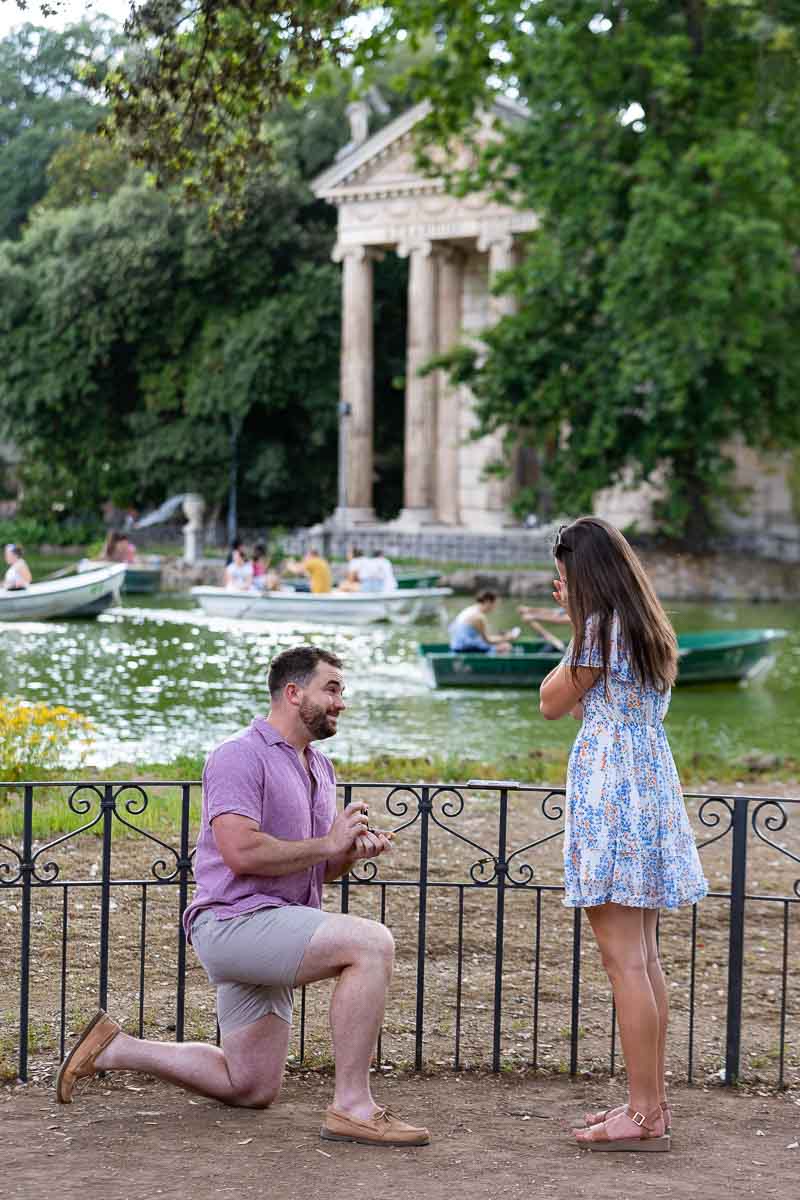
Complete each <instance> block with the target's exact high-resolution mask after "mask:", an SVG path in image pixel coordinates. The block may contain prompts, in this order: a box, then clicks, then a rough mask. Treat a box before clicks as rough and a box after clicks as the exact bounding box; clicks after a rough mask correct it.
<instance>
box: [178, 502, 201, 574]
mask: <svg viewBox="0 0 800 1200" xmlns="http://www.w3.org/2000/svg"><path fill="white" fill-rule="evenodd" d="M183 511H184V514H185V516H186V522H187V523H186V524H185V525H184V527H183V561H184V562H185V563H188V564H189V566H194V564H195V563H196V562H197V549H198V535H199V538H200V541H201V543H202V533H203V513H204V512H205V511H206V502H205V500H204V499H203V497H202V496H200V495H199V494H198V493H197V492H187V493H186V495H185V496H184V497H183Z"/></svg>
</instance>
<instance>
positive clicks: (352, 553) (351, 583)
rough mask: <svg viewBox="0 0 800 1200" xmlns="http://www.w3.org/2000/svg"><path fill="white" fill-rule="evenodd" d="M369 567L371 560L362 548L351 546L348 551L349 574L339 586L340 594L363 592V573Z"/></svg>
mask: <svg viewBox="0 0 800 1200" xmlns="http://www.w3.org/2000/svg"><path fill="white" fill-rule="evenodd" d="M368 566H369V559H368V558H367V557H366V555H365V554H364V551H363V550H362V549H361V547H360V546H351V547H350V548H349V549H348V551H347V574H346V575H345V577H344V579H343V580H342V582H341V583H340V584H339V589H338V590H339V591H340V592H358V591H361V585H362V573H363V572H364V570H365V568H368Z"/></svg>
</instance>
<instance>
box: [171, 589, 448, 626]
mask: <svg viewBox="0 0 800 1200" xmlns="http://www.w3.org/2000/svg"><path fill="white" fill-rule="evenodd" d="M452 594H453V589H452V588H398V589H397V590H396V591H393V592H322V593H313V592H295V591H285V592H235V591H232V590H230V589H228V588H220V587H194V588H192V595H193V596H194V598H195V599H196V600H197V602H198V603H199V604H200V607H201V608H202V609H203V612H204V613H206V614H207V615H208V616H209V617H231V618H233V619H234V620H238V621H242V620H247V621H312V622H313V621H320V622H322V623H324V624H325V625H368V624H370V623H371V622H373V621H394V622H396V623H397V624H400V625H408V624H410V623H411V622H412V621H421V620H425V618H427V617H435V616H437V615H438V613H439V610H440V608H441V605H442V601H443V600H444V598H445V597H446V596H452Z"/></svg>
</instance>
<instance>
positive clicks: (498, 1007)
mask: <svg viewBox="0 0 800 1200" xmlns="http://www.w3.org/2000/svg"><path fill="white" fill-rule="evenodd" d="M507 831H508V792H507V791H506V790H505V788H503V789H502V790H501V792H500V827H499V837H498V846H497V863H496V867H495V869H496V871H497V909H496V917H495V934H494V1024H493V1041H492V1070H493V1071H499V1070H500V1029H501V1024H502V1009H503V935H504V932H505V900H506V875H507V874H508V863H507V862H506V836H507Z"/></svg>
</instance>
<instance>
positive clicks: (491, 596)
mask: <svg viewBox="0 0 800 1200" xmlns="http://www.w3.org/2000/svg"><path fill="white" fill-rule="evenodd" d="M475 599H476V600H477V602H478V604H483V603H485V601H487V600H496V599H497V592H491V591H489V589H488V588H485V589H484V590H483V591H482V592H478V594H477V596H476V597H475Z"/></svg>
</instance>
